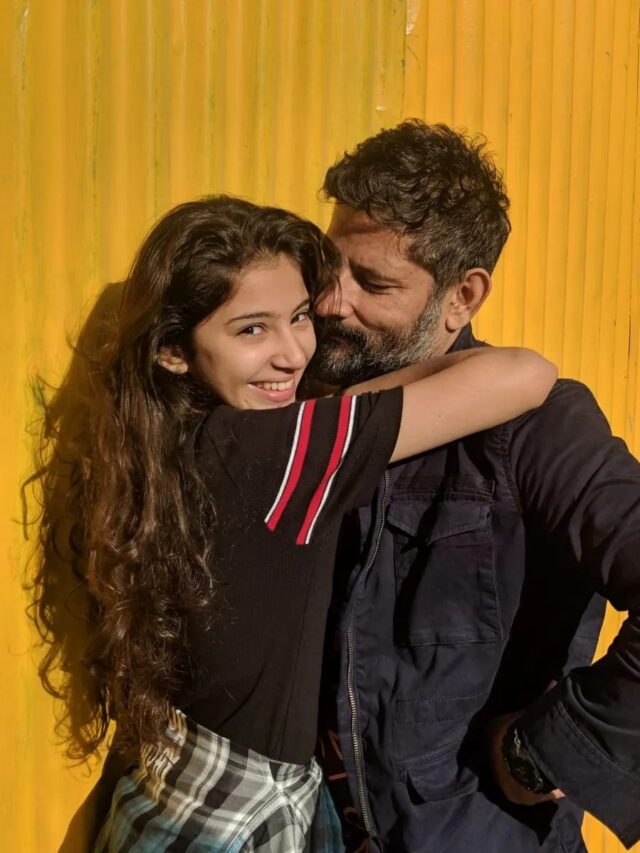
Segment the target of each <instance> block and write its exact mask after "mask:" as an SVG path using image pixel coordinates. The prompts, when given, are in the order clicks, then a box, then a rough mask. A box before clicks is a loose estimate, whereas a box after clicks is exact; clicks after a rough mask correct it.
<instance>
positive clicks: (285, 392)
mask: <svg viewBox="0 0 640 853" xmlns="http://www.w3.org/2000/svg"><path fill="white" fill-rule="evenodd" d="M250 384H251V387H252V388H253V389H254V390H255V391H257V392H258V394H260V396H261V397H262V398H263V399H264V400H269V401H270V402H272V403H288V402H291V401H293V399H294V397H295V395H296V383H295V381H294V380H293V379H290V380H289V381H288V382H287V383H284V382H260V383H254V382H252V383H250ZM283 385H286V387H284V388H283V387H282V386H283ZM275 386H280V387H275Z"/></svg>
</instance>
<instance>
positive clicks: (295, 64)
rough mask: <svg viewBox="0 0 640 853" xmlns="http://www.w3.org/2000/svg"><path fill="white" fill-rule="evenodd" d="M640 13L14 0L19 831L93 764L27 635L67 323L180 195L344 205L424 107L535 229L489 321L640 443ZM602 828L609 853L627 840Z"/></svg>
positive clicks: (13, 759) (258, 0) (40, 821)
mask: <svg viewBox="0 0 640 853" xmlns="http://www.w3.org/2000/svg"><path fill="white" fill-rule="evenodd" d="M638 12H639V4H638V0H615V2H614V0H601V2H598V0H584V2H583V1H582V0H556V1H555V2H551V0H536V2H535V3H533V2H530V0H512V2H506V0H457V2H454V0H431V2H427V0H349V2H348V3H345V2H341V0H135V2H129V0H94V2H87V0H59V2H58V0H57V1H56V2H48V0H4V2H3V3H0V139H1V145H0V188H1V189H0V192H1V198H2V204H0V225H1V226H2V227H1V228H0V252H1V256H2V258H3V268H4V269H5V274H4V276H5V284H4V288H3V293H4V311H5V324H6V328H7V329H8V330H9V340H8V348H7V351H8V360H9V363H8V364H7V365H6V369H5V379H4V381H3V383H2V385H1V387H0V408H1V412H0V441H1V443H2V447H3V472H4V474H5V483H7V484H9V485H8V487H7V488H6V489H5V490H3V495H2V504H1V506H0V516H1V521H0V542H1V547H2V553H3V555H4V557H5V563H6V562H8V564H9V567H10V569H9V571H8V572H6V573H5V582H4V584H5V586H4V588H3V593H4V594H3V595H2V596H0V620H1V621H0V624H1V625H2V626H3V627H5V628H6V636H5V635H4V634H3V638H2V643H1V644H0V671H1V672H2V674H3V676H4V684H5V690H6V693H5V695H6V696H9V697H11V700H10V701H6V700H5V701H4V702H2V703H0V728H1V730H2V731H3V732H5V739H4V744H3V746H4V756H5V768H8V769H9V772H7V770H6V771H5V782H4V783H3V786H2V788H1V789H0V827H2V829H1V830H0V846H1V847H2V849H6V850H21V851H25V853H30V851H34V853H40V852H41V851H49V850H53V849H55V847H56V844H57V843H58V841H59V839H60V838H61V837H62V835H63V833H64V829H65V827H66V823H67V820H68V818H69V816H70V814H71V813H72V812H73V810H74V807H75V805H76V804H77V803H78V802H79V801H80V800H81V799H82V796H83V794H84V792H85V791H86V790H87V788H88V785H89V782H88V780H87V779H86V777H85V776H83V771H82V770H75V771H73V772H69V771H68V770H66V769H64V766H63V762H62V760H61V758H60V755H59V752H58V751H57V749H56V748H55V746H54V745H53V744H52V728H51V707H50V705H49V703H48V702H47V701H46V700H45V699H44V698H43V696H42V692H41V690H40V687H39V685H38V683H37V680H36V678H35V675H34V672H33V665H32V662H31V660H30V658H29V655H28V653H27V649H28V646H29V634H28V630H27V626H26V623H25V620H24V616H23V607H24V599H23V597H22V594H21V593H20V590H19V576H20V569H19V565H20V560H21V559H22V558H23V556H24V547H23V545H22V544H21V537H20V533H19V528H18V526H17V525H16V524H15V523H13V522H12V521H11V520H10V519H13V518H16V517H17V516H18V515H19V506H18V499H17V493H16V488H17V483H18V482H19V480H20V479H21V477H22V476H23V475H24V474H25V473H26V471H27V469H28V458H29V457H28V440H27V438H26V437H25V432H24V425H25V422H26V421H27V419H28V418H29V417H30V416H31V415H32V414H33V409H32V404H31V400H30V391H29V381H30V379H31V378H32V376H33V373H34V371H36V370H40V371H42V372H44V373H45V374H46V375H47V376H48V377H50V378H53V379H56V378H57V377H59V376H60V375H61V372H62V370H63V369H64V366H65V364H66V362H67V357H68V352H67V348H66V344H65V341H64V334H63V333H64V331H65V329H67V330H70V331H72V330H73V328H74V327H75V325H76V324H77V323H78V322H79V321H80V320H81V318H82V316H83V313H84V311H85V309H86V306H87V305H88V304H89V302H90V300H91V299H92V298H93V296H94V295H95V294H96V293H97V291H98V290H99V288H100V287H101V285H102V284H103V283H104V282H106V281H109V280H114V279H117V278H120V277H121V276H122V275H123V274H124V272H125V270H126V267H127V265H128V263H129V261H130V259H131V255H132V252H133V251H134V249H135V247H136V246H137V244H138V243H139V241H140V238H141V236H142V234H143V233H144V231H145V230H146V229H147V228H148V227H149V225H150V224H151V222H152V221H153V219H154V218H155V217H156V216H157V215H158V214H159V213H160V212H162V211H164V210H165V209H167V208H168V207H169V206H171V205H172V204H174V203H176V202H178V201H181V200H184V199H187V198H191V197H194V196H198V195H202V194H204V193H206V192H218V191H228V192H234V193H239V194H242V195H246V196H249V197H251V198H254V199H256V200H258V201H269V202H275V203H278V204H282V205H284V206H288V207H291V208H293V209H295V210H297V211H299V212H302V213H306V214H307V215H309V216H311V217H312V218H315V219H316V220H317V221H318V222H319V223H320V224H326V222H327V219H328V210H327V208H326V207H324V206H322V204H321V203H320V202H319V201H318V200H317V198H316V191H317V188H318V186H319V185H320V184H321V182H322V177H323V174H324V170H325V168H326V165H327V164H328V163H330V162H332V161H333V160H334V159H335V157H336V155H337V154H338V153H340V152H341V151H342V150H344V149H345V148H348V147H350V146H351V145H352V144H353V143H354V142H355V141H357V140H358V139H360V138H363V137H365V136H367V135H368V134H369V133H371V132H373V131H375V130H377V129H378V128H379V127H382V126H389V125H392V124H394V123H395V122H397V121H398V120H399V119H400V118H401V117H402V115H403V113H404V114H405V115H420V116H423V117H426V118H427V119H428V120H430V121H436V120H442V121H447V122H450V123H452V124H454V125H456V126H460V125H466V126H467V127H468V128H469V130H471V131H484V132H485V133H486V134H487V136H488V137H489V139H490V140H491V147H492V148H493V150H494V151H495V152H496V153H497V157H498V160H499V162H500V163H502V164H503V165H504V167H505V171H506V176H507V181H508V184H509V188H510V191H511V195H512V197H513V201H514V206H513V220H514V225H515V228H514V233H513V235H512V238H511V240H510V245H509V248H508V251H507V253H506V256H505V259H504V262H503V263H502V265H501V268H500V271H499V273H498V275H497V277H496V292H495V293H494V294H493V296H492V298H491V300H490V302H489V304H488V306H487V308H486V309H485V310H484V311H483V314H482V316H481V318H480V323H479V329H480V332H481V334H483V335H484V336H486V337H488V338H491V339H492V340H493V341H495V342H498V343H499V342H502V341H504V342H507V341H508V342H520V341H524V342H525V343H528V344H530V345H532V346H537V347H540V348H542V349H544V350H545V352H547V353H548V354H549V355H551V356H552V357H554V358H556V359H557V360H559V361H560V362H561V363H562V365H563V367H564V370H565V372H566V373H571V374H574V375H578V376H579V377H580V378H582V379H584V380H585V381H587V382H588V383H589V384H590V385H591V386H592V387H593V388H594V389H595V390H596V392H597V394H598V397H599V399H600V401H601V402H602V404H603V406H604V408H605V410H606V411H607V413H608V414H609V415H610V416H611V418H612V420H613V424H614V428H615V429H616V431H618V432H620V433H623V434H625V435H626V436H627V437H628V439H629V440H630V442H631V443H632V445H633V447H634V449H635V450H636V452H639V451H640V433H639V432H638V430H639V429H640V428H639V427H638V426H637V424H638V417H639V416H640V394H639V393H638V389H639V382H640V373H639V368H638V337H639V336H638V326H639V323H640V294H639V282H638V269H639V261H640V259H639V257H638V246H639V245H640V240H639V237H640V233H639V230H640V228H639V225H638V209H637V206H635V207H634V205H637V203H638V202H637V199H638V198H640V184H639V178H638V174H636V170H635V162H636V160H637V155H638V134H637V80H638V53H637V51H638ZM405 54H406V67H405ZM634 229H635V230H634ZM613 627H614V622H613V621H611V622H610V623H609V626H608V634H607V636H610V635H611V631H612V630H613ZM588 832H589V839H590V849H591V851H592V853H599V851H603V853H605V851H606V853H612V851H614V850H618V846H616V845H615V844H614V843H613V842H611V841H610V840H609V837H608V836H606V835H602V837H600V835H599V832H600V830H598V829H597V828H596V826H595V824H594V823H590V824H589V827H588Z"/></svg>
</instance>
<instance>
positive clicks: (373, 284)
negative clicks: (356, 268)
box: [358, 276, 389, 293]
mask: <svg viewBox="0 0 640 853" xmlns="http://www.w3.org/2000/svg"><path fill="white" fill-rule="evenodd" d="M358 284H359V285H360V287H361V288H362V289H363V290H365V291H366V292H367V293H385V292H386V291H387V290H389V288H388V286H387V285H386V284H378V282H377V281H372V280H371V279H369V278H365V277H364V276H361V277H359V278H358Z"/></svg>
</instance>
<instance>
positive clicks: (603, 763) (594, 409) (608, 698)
mask: <svg viewBox="0 0 640 853" xmlns="http://www.w3.org/2000/svg"><path fill="white" fill-rule="evenodd" d="M510 460H511V465H512V475H513V482H514V489H515V490H516V491H517V496H518V498H519V500H520V502H521V504H522V509H523V513H524V517H525V523H526V524H527V529H528V533H529V535H542V536H544V538H545V539H546V541H547V546H548V548H549V549H558V551H559V553H561V554H562V555H563V556H566V561H567V571H576V570H579V571H580V572H587V573H588V574H589V576H590V578H591V580H592V583H593V587H594V590H595V591H597V592H599V593H600V594H601V595H603V596H604V597H606V598H607V599H608V600H609V601H610V602H611V604H613V606H614V607H615V608H616V609H617V610H621V611H624V610H627V611H629V615H628V618H627V619H626V621H625V622H624V624H623V626H622V628H621V630H620V632H619V634H618V636H617V637H616V638H615V640H614V641H613V643H612V644H611V646H610V648H609V650H608V651H607V653H606V655H605V656H604V657H603V658H601V659H600V660H599V661H597V662H596V663H595V664H593V665H591V666H590V667H582V668H579V669H576V670H574V671H572V672H571V673H570V674H569V675H568V676H567V677H566V678H564V679H562V680H561V681H560V682H559V683H558V684H557V685H556V686H555V687H553V688H552V689H551V690H550V691H549V692H548V693H546V694H545V695H544V696H542V697H541V698H540V699H539V700H537V701H536V702H534V703H533V704H532V705H530V706H529V707H528V708H527V709H526V710H525V711H524V712H523V714H522V717H521V719H520V726H519V728H520V731H521V733H522V735H523V738H524V741H525V743H526V746H527V748H528V749H529V751H530V753H531V754H532V755H533V757H534V758H535V760H536V763H537V764H538V765H539V767H540V769H541V770H542V771H543V773H544V774H545V775H546V776H547V777H548V778H549V779H550V780H551V782H552V783H553V784H555V785H556V786H557V787H558V788H559V789H561V790H562V791H563V792H564V793H565V794H566V795H567V796H569V797H571V798H572V799H573V800H575V802H577V803H578V804H579V805H581V806H582V807H583V808H585V809H586V810H587V811H589V812H591V813H592V814H594V815H595V816H596V817H597V818H599V819H600V820H601V821H602V822H603V823H605V824H606V825H607V826H609V827H610V828H611V829H612V830H613V831H614V832H615V833H616V834H617V835H618V836H619V837H620V839H621V840H622V841H623V843H624V844H625V845H631V844H633V843H634V842H635V841H637V840H638V839H639V838H640V464H638V462H637V461H636V460H635V459H634V458H633V457H632V456H631V455H630V454H629V452H628V451H627V449H626V447H625V445H624V443H623V442H622V441H620V440H619V439H615V438H613V437H612V436H611V432H610V430H609V426H608V424H607V422H606V419H605V418H604V415H603V414H602V412H601V411H600V409H599V408H598V406H597V404H596V402H595V400H594V398H593V396H592V395H591V393H590V392H589V391H588V389H586V388H585V387H584V386H583V385H581V384H579V383H576V382H562V383H559V384H558V385H557V386H556V388H555V389H554V391H553V392H552V394H551V396H550V398H549V400H548V401H547V403H546V404H545V405H544V406H543V407H542V408H541V409H539V410H537V411H536V412H534V413H531V414H528V415H526V416H524V417H523V418H522V419H520V421H519V422H518V424H517V425H516V427H515V429H514V433H513V436H512V443H511V448H510Z"/></svg>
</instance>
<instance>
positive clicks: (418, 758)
mask: <svg viewBox="0 0 640 853" xmlns="http://www.w3.org/2000/svg"><path fill="white" fill-rule="evenodd" d="M474 345H477V342H476V341H475V340H474V339H473V337H472V335H471V330H470V328H467V329H465V330H464V331H463V332H462V334H461V336H460V338H459V340H458V341H457V342H456V345H455V347H454V349H461V348H465V347H468V346H474ZM343 536H344V539H343V541H344V548H343V549H342V551H341V556H340V561H339V566H338V580H337V589H336V600H340V605H341V608H340V614H339V628H338V634H337V636H338V638H339V652H340V654H339V659H340V660H339V667H340V670H339V678H338V701H337V711H338V732H339V742H340V748H341V750H342V754H343V758H344V761H345V764H346V768H347V771H348V776H349V784H350V787H351V795H352V798H353V801H354V803H355V805H356V809H357V811H358V812H359V813H360V814H361V815H362V816H363V818H364V822H365V823H366V825H367V828H368V830H369V832H370V833H371V835H372V838H373V841H372V847H373V849H376V850H384V851H392V853H396V851H397V853H401V852H402V851H416V853H418V851H419V853H467V851H474V853H521V851H562V853H574V851H584V850H585V847H584V844H583V841H582V837H581V833H580V823H581V820H582V815H583V813H582V810H583V809H587V810H588V811H590V812H591V813H592V814H594V815H596V817H598V818H599V819H600V820H601V821H603V822H604V823H605V824H607V825H608V826H609V827H610V828H611V829H612V830H613V831H614V832H615V833H616V834H617V835H618V836H619V837H620V838H621V840H622V841H623V842H624V843H625V844H626V845H630V844H631V843H633V842H635V841H636V840H638V838H639V837H640V465H639V464H638V463H637V462H636V460H635V459H634V458H633V457H632V456H631V455H630V454H629V453H628V451H627V449H626V447H625V445H624V443H623V442H622V441H620V440H619V439H616V438H613V437H612V436H611V432H610V430H609V427H608V425H607V422H606V420H605V418H604V416H603V414H602V413H601V411H600V409H599V408H598V406H597V404H596V402H595V400H594V398H593V396H592V395H591V393H590V392H589V391H588V389H587V388H586V387H585V386H583V385H581V384H580V383H578V382H573V381H559V382H558V383H557V384H556V386H555V387H554V389H553V391H552V393H551V395H550V397H549V399H548V400H547V401H546V403H545V404H544V405H543V406H542V407H541V408H540V409H537V410H535V411H533V412H529V413H527V414H525V415H523V416H521V417H519V418H517V419H515V420H513V421H510V422H509V423H507V424H505V425H503V426H501V427H497V428H495V429H492V430H488V431H486V432H484V433H480V434H477V435H474V436H471V437H470V438H467V439H464V440H461V441H458V442H455V443H452V444H450V445H447V446H446V447H443V448H438V449H435V450H433V451H430V452H428V453H426V454H423V455H421V456H418V457H414V458H413V459H410V460H407V461H405V462H403V463H400V464H396V465H394V466H392V467H391V468H390V470H389V471H388V472H387V474H386V476H385V482H384V483H383V484H382V485H381V488H380V491H379V495H378V500H377V502H376V504H375V505H374V506H373V507H371V508H369V509H367V510H361V511H360V513H359V517H354V518H352V519H350V520H349V521H348V522H346V526H345V530H344V531H343ZM350 552H352V553H353V556H352V557H349V556H348V555H349V553H350ZM341 578H342V580H341ZM604 599H608V600H609V601H610V602H611V603H612V604H613V606H614V607H615V608H616V609H618V610H620V611H629V617H628V618H627V619H626V621H625V622H624V624H623V626H622V628H621V630H620V632H619V634H618V636H617V638H616V639H615V640H614V642H613V643H612V645H611V647H610V648H609V650H608V652H607V653H606V654H605V655H604V657H602V658H601V659H600V660H599V661H598V662H597V663H595V664H593V665H589V664H590V661H591V658H592V656H593V653H594V651H595V647H596V641H597V638H598V634H599V630H600V627H601V623H602V616H603V612H604ZM553 682H557V684H556V685H555V686H552V687H551V689H549V686H550V685H552V684H553ZM519 709H526V710H525V712H524V718H523V724H522V730H523V734H524V738H525V741H526V743H527V745H528V747H529V749H530V751H531V753H532V754H533V755H534V757H535V758H536V759H537V762H538V764H539V766H540V767H541V769H542V770H543V771H544V772H545V773H546V775H547V776H548V777H549V778H550V780H551V781H552V782H553V783H555V785H557V786H558V787H559V788H560V789H561V790H562V791H564V792H565V794H566V795H567V797H566V798H565V799H563V800H560V801H558V802H557V803H544V804H541V805H537V806H534V807H524V806H514V805H512V804H510V803H508V802H507V801H506V800H505V798H504V797H503V796H502V794H501V792H500V791H499V790H497V788H496V786H495V784H494V782H493V780H492V776H491V772H490V770H489V767H488V759H487V755H488V749H487V743H486V725H487V722H488V721H490V720H491V719H492V718H493V717H495V716H496V715H499V714H503V713H507V712H511V711H517V710H519Z"/></svg>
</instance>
